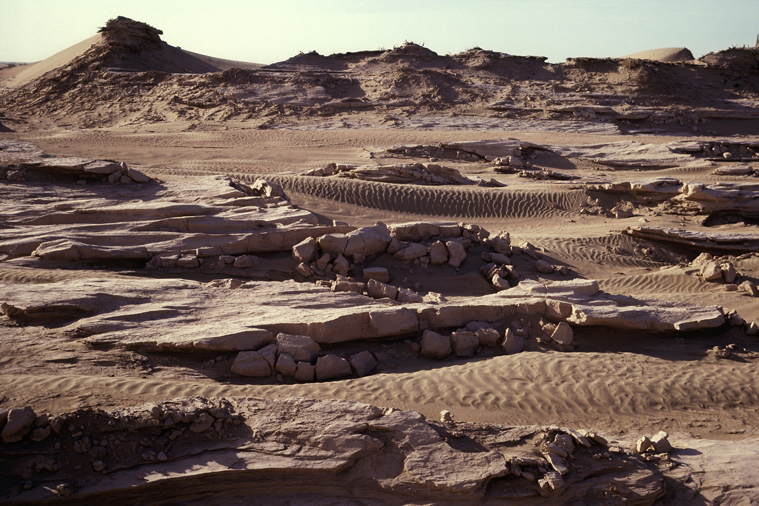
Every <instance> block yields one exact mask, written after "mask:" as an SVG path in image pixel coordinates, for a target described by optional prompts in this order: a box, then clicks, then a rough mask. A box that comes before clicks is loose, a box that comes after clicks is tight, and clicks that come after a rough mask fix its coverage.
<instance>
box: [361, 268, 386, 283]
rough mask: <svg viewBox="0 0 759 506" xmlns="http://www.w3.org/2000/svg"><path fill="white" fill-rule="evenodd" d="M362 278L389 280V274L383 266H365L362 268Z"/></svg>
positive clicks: (382, 281)
mask: <svg viewBox="0 0 759 506" xmlns="http://www.w3.org/2000/svg"><path fill="white" fill-rule="evenodd" d="M363 275H364V279H365V280H367V281H369V280H370V279H376V280H377V281H379V282H381V283H389V282H390V274H388V272H387V269H385V268H384V267H366V268H364V270H363Z"/></svg>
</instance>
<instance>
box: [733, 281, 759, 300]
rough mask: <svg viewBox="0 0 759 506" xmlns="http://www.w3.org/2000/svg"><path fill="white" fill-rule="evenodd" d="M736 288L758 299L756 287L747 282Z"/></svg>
mask: <svg viewBox="0 0 759 506" xmlns="http://www.w3.org/2000/svg"><path fill="white" fill-rule="evenodd" d="M738 288H740V289H741V290H743V291H744V292H747V293H748V294H749V295H751V296H752V297H759V289H757V287H756V285H755V284H754V283H753V282H751V281H749V280H746V281H744V282H742V283H741V284H740V285H738Z"/></svg>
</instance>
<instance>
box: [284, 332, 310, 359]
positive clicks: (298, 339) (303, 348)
mask: <svg viewBox="0 0 759 506" xmlns="http://www.w3.org/2000/svg"><path fill="white" fill-rule="evenodd" d="M276 343H277V348H278V349H279V353H287V354H289V355H291V356H292V357H293V358H294V359H295V361H296V362H313V361H314V359H316V356H317V355H318V354H319V353H320V352H321V346H319V344H318V343H317V342H316V341H314V340H313V339H312V338H310V337H308V336H301V335H292V334H284V333H282V334H278V335H277V338H276Z"/></svg>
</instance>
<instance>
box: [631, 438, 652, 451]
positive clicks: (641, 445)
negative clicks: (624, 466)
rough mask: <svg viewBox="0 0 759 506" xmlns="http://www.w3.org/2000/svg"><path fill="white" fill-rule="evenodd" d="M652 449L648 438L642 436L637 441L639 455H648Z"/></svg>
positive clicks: (636, 448)
mask: <svg viewBox="0 0 759 506" xmlns="http://www.w3.org/2000/svg"><path fill="white" fill-rule="evenodd" d="M651 447H652V443H651V440H650V439H648V437H646V436H641V437H640V438H638V440H637V441H635V451H636V452H638V453H646V452H647V451H648V449H649V448H651Z"/></svg>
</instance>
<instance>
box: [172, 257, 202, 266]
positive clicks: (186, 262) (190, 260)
mask: <svg viewBox="0 0 759 506" xmlns="http://www.w3.org/2000/svg"><path fill="white" fill-rule="evenodd" d="M199 265H200V261H199V260H198V257H197V256H195V255H189V254H186V255H180V256H179V258H177V267H183V268H185V269H194V268H196V267H198V266H199Z"/></svg>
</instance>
